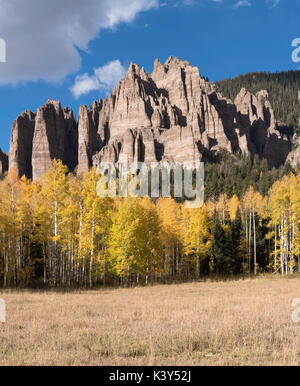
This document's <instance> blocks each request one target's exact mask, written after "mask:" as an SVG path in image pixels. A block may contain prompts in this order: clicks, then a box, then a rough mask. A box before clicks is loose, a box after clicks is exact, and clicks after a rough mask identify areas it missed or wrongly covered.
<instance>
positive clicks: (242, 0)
mask: <svg viewBox="0 0 300 386" xmlns="http://www.w3.org/2000/svg"><path fill="white" fill-rule="evenodd" d="M251 5H252V4H251V3H250V1H248V0H239V1H237V2H236V3H235V4H234V6H233V8H234V9H238V8H241V7H251Z"/></svg>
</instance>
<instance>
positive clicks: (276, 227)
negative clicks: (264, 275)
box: [274, 224, 277, 270]
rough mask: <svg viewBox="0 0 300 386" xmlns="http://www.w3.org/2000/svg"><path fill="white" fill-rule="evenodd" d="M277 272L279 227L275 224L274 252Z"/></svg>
mask: <svg viewBox="0 0 300 386" xmlns="http://www.w3.org/2000/svg"><path fill="white" fill-rule="evenodd" d="M274 252H275V253H274V263H275V270H276V269H277V225H276V224H275V251H274Z"/></svg>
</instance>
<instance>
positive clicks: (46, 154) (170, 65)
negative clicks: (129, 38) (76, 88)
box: [10, 57, 290, 179]
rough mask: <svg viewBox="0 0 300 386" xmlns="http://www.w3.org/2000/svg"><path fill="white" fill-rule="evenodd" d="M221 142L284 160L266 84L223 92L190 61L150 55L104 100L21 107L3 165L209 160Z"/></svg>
mask: <svg viewBox="0 0 300 386" xmlns="http://www.w3.org/2000/svg"><path fill="white" fill-rule="evenodd" d="M221 148H225V149H227V150H228V151H230V152H242V153H245V154H247V155H250V156H254V155H255V154H258V155H259V156H260V157H263V158H266V159H267V160H268V162H269V165H270V166H279V165H280V164H282V163H284V162H285V160H286V158H287V156H288V154H289V151H290V144H289V142H288V141H287V140H284V139H283V138H281V137H280V135H279V132H278V131H277V130H276V121H275V117H274V112H273V110H272V107H271V105H270V102H269V100H268V94H267V92H266V91H263V90H262V91H260V92H259V93H257V94H256V95H252V94H250V93H249V92H248V91H247V90H245V89H242V90H241V91H240V93H239V94H238V95H237V97H236V99H235V101H234V102H233V101H231V100H229V99H226V98H224V97H223V96H222V95H221V94H220V93H219V92H218V90H217V88H216V86H215V85H214V84H213V83H210V82H208V81H206V80H205V79H204V78H202V77H201V76H200V73H199V70H198V68H197V67H193V66H191V65H190V64H189V62H186V61H181V60H179V59H178V58H174V57H170V58H169V59H168V60H167V61H166V63H165V64H162V63H160V62H159V60H156V61H155V63H154V69H153V72H152V74H150V75H149V74H147V73H146V72H145V70H144V68H140V67H139V66H138V65H136V64H133V63H131V65H130V67H129V70H128V73H127V76H126V77H125V78H124V79H122V80H120V82H119V83H118V85H117V86H116V88H115V89H114V90H113V92H112V94H111V95H110V96H109V97H108V98H107V99H105V100H99V101H97V102H94V103H93V104H92V106H91V107H90V108H88V107H87V106H81V107H80V109H79V115H78V123H76V122H75V120H74V117H73V112H72V110H69V109H67V108H62V107H61V105H60V103H59V102H54V101H48V102H47V103H46V104H45V105H44V106H42V107H40V108H39V109H38V111H37V113H36V115H35V114H33V113H31V112H29V111H26V112H24V113H23V114H22V115H21V116H20V117H19V118H17V120H16V121H15V122H14V124H13V128H12V139H11V146H10V167H16V169H17V171H18V173H19V175H22V174H26V175H27V176H28V177H33V179H35V178H39V179H40V178H41V176H42V174H43V173H44V172H45V171H46V170H47V168H48V166H49V164H50V161H51V159H53V158H59V159H62V160H63V162H64V163H65V164H66V165H67V166H68V167H69V169H70V170H74V169H75V167H76V170H77V172H78V173H82V172H85V171H87V170H88V169H89V168H90V167H91V166H92V165H97V164H98V163H99V162H101V161H110V162H114V163H118V161H119V159H120V158H122V157H124V156H126V157H128V161H129V162H133V161H141V162H146V163H148V164H150V163H151V162H155V161H164V160H167V161H178V162H184V161H195V160H203V161H209V160H213V159H214V158H215V155H216V153H217V152H218V151H219V150H220V149H221Z"/></svg>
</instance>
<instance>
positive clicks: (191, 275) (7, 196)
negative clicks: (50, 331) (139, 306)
mask: <svg viewBox="0 0 300 386" xmlns="http://www.w3.org/2000/svg"><path fill="white" fill-rule="evenodd" d="M98 180H99V175H98V174H97V171H96V169H95V168H93V169H91V170H90V171H89V172H88V173H86V174H83V175H80V176H74V175H73V174H68V170H67V168H66V167H65V166H64V165H63V164H62V163H61V162H60V161H56V160H54V161H53V163H52V166H51V167H50V169H49V171H48V172H47V173H46V174H45V175H44V176H43V180H42V183H39V182H37V181H34V182H30V181H28V180H27V179H26V178H25V177H23V178H21V179H20V178H18V176H17V175H16V173H15V172H14V170H11V171H10V172H9V174H8V175H7V176H6V178H5V179H4V180H2V181H1V182H0V205H1V212H0V213H1V214H0V283H1V285H3V287H21V286H30V285H38V286H53V287H57V286H62V287H68V286H69V287H71V286H72V287H74V286H78V287H79V286H80V287H93V286H100V285H103V286H105V285H124V286H130V285H133V284H150V283H153V282H170V281H174V280H189V279H199V278H200V276H202V275H209V274H210V275H211V274H214V275H215V274H218V275H224V274H225V275H229V274H258V273H259V272H263V271H268V272H280V273H281V274H289V273H293V272H294V271H298V270H299V271H300V259H299V258H300V210H299V208H300V175H299V174H298V175H295V174H290V175H289V176H285V177H283V178H282V180H280V181H277V182H275V183H274V185H273V186H272V188H271V189H270V191H269V192H268V194H267V195H266V196H265V197H262V196H261V195H260V193H258V192H256V191H255V190H254V189H253V188H252V187H250V188H249V189H248V191H247V192H246V193H245V194H244V196H243V197H242V199H239V198H238V197H237V196H235V195H233V196H232V197H230V198H229V197H227V195H226V194H222V195H221V196H220V197H219V198H218V199H217V200H215V199H214V200H209V199H208V200H207V201H206V203H205V204H204V205H203V206H202V207H201V208H196V209H191V208H188V207H187V206H185V205H184V204H182V203H177V202H175V201H174V200H173V199H172V198H160V199H158V200H156V201H155V202H154V201H153V200H151V199H150V198H149V197H145V198H118V197H117V198H114V199H112V198H109V197H108V198H100V197H99V196H98V195H97V192H96V190H97V189H96V187H97V183H98Z"/></svg>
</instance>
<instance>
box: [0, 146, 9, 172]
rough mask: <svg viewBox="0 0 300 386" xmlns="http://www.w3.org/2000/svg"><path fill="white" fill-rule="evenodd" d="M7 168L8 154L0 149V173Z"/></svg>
mask: <svg viewBox="0 0 300 386" xmlns="http://www.w3.org/2000/svg"><path fill="white" fill-rule="evenodd" d="M7 170H8V155H7V154H5V153H3V151H2V150H1V149H0V174H4V173H5V172H7Z"/></svg>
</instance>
